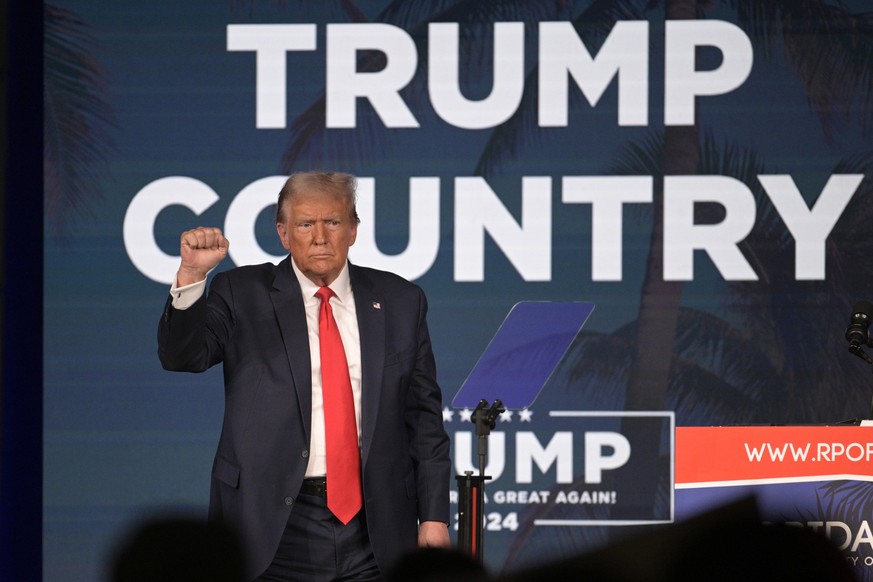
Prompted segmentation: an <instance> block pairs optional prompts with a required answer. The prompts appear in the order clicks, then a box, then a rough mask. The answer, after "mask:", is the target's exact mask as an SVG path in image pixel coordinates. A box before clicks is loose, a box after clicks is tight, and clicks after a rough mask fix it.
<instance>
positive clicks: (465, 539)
mask: <svg viewBox="0 0 873 582" xmlns="http://www.w3.org/2000/svg"><path fill="white" fill-rule="evenodd" d="M505 410H506V409H505V408H504V407H503V403H502V402H501V401H500V400H495V401H494V403H493V404H492V405H491V406H490V407H489V406H488V402H486V401H485V400H480V401H479V405H478V406H476V409H475V410H474V411H473V415H472V417H471V420H472V421H473V423H474V424H475V425H476V434H477V435H479V446H478V453H479V474H478V475H473V471H464V474H463V475H456V476H455V479H457V481H458V547H459V549H460V550H461V551H464V552H466V553H468V554H470V555H471V556H473V557H474V558H476V560H477V561H478V562H479V563H480V564H482V563H484V553H483V551H482V546H483V544H482V541H483V540H482V537H483V534H484V529H485V528H484V525H485V481H487V480H488V479H491V477H489V476H486V475H485V464H486V461H487V459H488V435H490V434H491V430H492V429H493V428H494V425H495V423H496V422H497V417H498V416H500V414H502V413H503V412H505Z"/></svg>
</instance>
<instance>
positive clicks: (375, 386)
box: [349, 265, 385, 462]
mask: <svg viewBox="0 0 873 582" xmlns="http://www.w3.org/2000/svg"><path fill="white" fill-rule="evenodd" d="M349 275H350V277H351V282H352V292H353V293H354V296H355V312H356V313H357V318H358V333H359V335H360V338H361V456H362V461H363V462H366V461H367V456H368V454H369V451H370V445H371V444H372V442H373V432H374V431H375V429H376V420H377V419H376V416H377V413H378V411H379V399H380V398H381V396H382V390H381V386H382V370H383V367H384V365H385V309H384V298H382V297H381V296H380V295H379V294H378V292H377V290H376V289H374V287H373V282H372V280H371V279H370V278H369V277H368V276H367V275H366V273H365V272H363V271H361V270H360V269H358V268H357V267H355V266H354V265H349Z"/></svg>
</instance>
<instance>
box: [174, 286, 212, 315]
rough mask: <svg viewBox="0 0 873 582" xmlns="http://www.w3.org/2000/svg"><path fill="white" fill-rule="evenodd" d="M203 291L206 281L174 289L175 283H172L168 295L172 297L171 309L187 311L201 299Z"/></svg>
mask: <svg viewBox="0 0 873 582" xmlns="http://www.w3.org/2000/svg"><path fill="white" fill-rule="evenodd" d="M205 291H206V279H203V280H202V281H197V282H196V283H191V284H190V285H184V286H182V287H176V282H175V281H173V286H172V287H170V295H172V296H173V309H180V310H184V309H188V308H189V307H191V306H192V305H194V303H196V302H197V300H198V299H200V298H201V297H203V293H204V292H205Z"/></svg>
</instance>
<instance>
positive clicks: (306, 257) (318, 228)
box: [276, 191, 358, 285]
mask: <svg viewBox="0 0 873 582" xmlns="http://www.w3.org/2000/svg"><path fill="white" fill-rule="evenodd" d="M276 230H277V232H278V233H279V239H280V240H281V241H282V246H283V247H285V250H287V251H288V252H289V253H291V256H292V258H293V260H294V263H295V264H296V265H297V268H298V269H300V271H301V272H302V273H303V274H304V275H306V277H308V278H309V279H310V280H312V281H313V282H315V283H316V284H317V285H329V284H330V283H332V282H333V281H334V279H336V278H337V276H339V274H340V271H342V269H343V266H345V264H346V258H347V257H348V254H349V247H350V246H352V245H353V244H355V237H356V236H357V234H358V225H357V223H356V222H355V221H353V220H352V219H351V218H350V217H349V208H348V207H347V206H346V203H345V200H343V199H342V198H341V197H337V196H334V195H332V194H325V193H322V192H318V191H314V192H307V193H305V194H302V195H300V196H298V197H297V198H296V199H295V200H289V201H288V202H286V203H285V212H284V221H283V222H279V223H278V224H276Z"/></svg>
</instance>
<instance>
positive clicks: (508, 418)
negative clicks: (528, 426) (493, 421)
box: [500, 410, 512, 422]
mask: <svg viewBox="0 0 873 582" xmlns="http://www.w3.org/2000/svg"><path fill="white" fill-rule="evenodd" d="M500 422H512V411H511V410H504V411H503V412H502V413H500Z"/></svg>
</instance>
